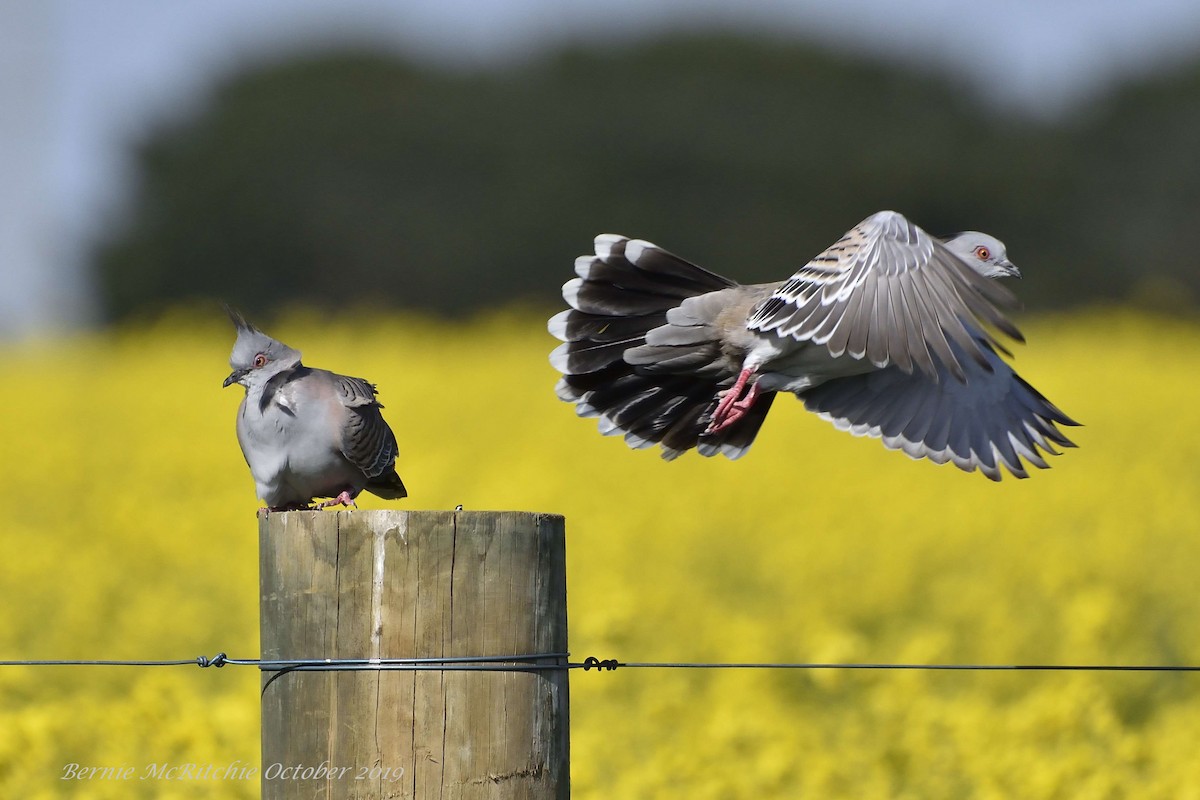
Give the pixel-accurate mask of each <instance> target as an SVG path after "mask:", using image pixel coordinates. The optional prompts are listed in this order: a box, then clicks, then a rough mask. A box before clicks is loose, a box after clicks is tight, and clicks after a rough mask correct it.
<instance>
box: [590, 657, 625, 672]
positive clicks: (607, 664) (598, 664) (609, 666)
mask: <svg viewBox="0 0 1200 800" xmlns="http://www.w3.org/2000/svg"><path fill="white" fill-rule="evenodd" d="M619 666H620V662H618V661H617V660H616V659H615V658H606V659H604V660H603V661H601V660H600V659H598V658H596V657H595V656H588V657H587V658H585V659H584V660H583V671H584V672H587V671H588V670H590V669H596V670H607V671H609V672H612V671H613V670H615V669H616V668H617V667H619Z"/></svg>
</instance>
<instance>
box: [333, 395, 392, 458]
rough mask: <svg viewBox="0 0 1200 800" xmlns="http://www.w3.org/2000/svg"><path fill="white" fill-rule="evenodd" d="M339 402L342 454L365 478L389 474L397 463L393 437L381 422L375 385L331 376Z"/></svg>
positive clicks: (379, 405)
mask: <svg viewBox="0 0 1200 800" xmlns="http://www.w3.org/2000/svg"><path fill="white" fill-rule="evenodd" d="M330 374H331V376H332V378H333V382H334V388H335V389H336V390H337V395H338V399H339V400H341V401H342V405H344V406H345V407H346V410H347V414H346V422H345V427H344V428H343V431H342V433H343V438H342V454H343V455H345V456H346V458H347V459H349V460H350V462H351V463H353V464H354V465H355V466H356V467H358V468H359V469H361V470H362V471H363V473H364V474H366V476H367V477H368V478H378V477H380V476H381V475H385V474H386V473H388V472H389V471H390V470H391V469H392V467H393V465H394V464H395V463H396V456H397V455H398V450H399V448H398V446H397V444H396V436H395V435H394V434H393V433H392V429H391V428H390V427H388V424H387V422H385V421H384V419H383V415H382V414H380V413H379V409H381V408H383V405H382V404H380V402H379V401H378V400H376V399H375V385H374V384H372V383H369V382H368V381H365V380H363V379H362V378H351V377H349V376H346V375H338V374H336V373H330Z"/></svg>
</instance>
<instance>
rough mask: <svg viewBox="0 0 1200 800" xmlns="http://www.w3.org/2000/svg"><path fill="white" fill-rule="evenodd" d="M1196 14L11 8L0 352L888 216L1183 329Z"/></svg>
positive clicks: (793, 261) (6, 20) (392, 5)
mask: <svg viewBox="0 0 1200 800" xmlns="http://www.w3.org/2000/svg"><path fill="white" fill-rule="evenodd" d="M1197 42H1200V6H1197V5H1196V4H1195V3H1191V2H1187V1H1186V0H1146V2H1141V3H1138V4H1128V3H1122V2H1117V1H1116V0H1108V1H1103V0H1102V1H1101V2H1082V0H1050V1H1049V2H1032V1H1031V0H1030V1H1029V2H1004V3H1001V2H988V3H972V4H952V3H945V2H942V0H910V1H909V2H907V3H904V4H903V6H897V5H896V4H894V3H887V2H884V1H883V0H852V1H850V2H843V3H836V4H829V3H824V2H820V0H797V1H796V2H789V3H782V2H778V1H777V0H747V2H742V3H737V4H735V5H730V4H728V3H721V2H715V1H713V0H704V1H702V2H694V1H693V0H663V1H659V2H651V1H650V0H616V1H615V2H608V3H603V4H598V3H561V2H549V0H470V2H467V1H466V0H449V1H447V2H439V3H415V2H392V1H389V0H341V1H339V2H335V1H334V0H260V1H259V2H255V3H242V2H235V1H234V0H209V1H208V2H182V3H169V4H163V3H155V2H151V1H150V0H111V2H106V3H103V4H96V3H89V2H85V0H39V1H38V2H32V1H29V2H24V1H23V0H10V1H9V2H5V3H3V4H0V109H2V110H0V140H2V141H3V143H4V147H3V148H2V149H0V170H2V174H3V180H0V282H2V286H3V291H0V335H2V336H4V337H8V338H12V337H26V336H30V335H36V334H38V333H44V332H52V331H56V330H64V329H71V328H78V327H81V326H92V325H96V324H102V323H106V322H111V321H115V320H121V319H126V318H129V317H138V316H143V315H155V314H157V313H159V312H161V310H162V309H163V308H164V306H169V305H177V304H181V303H189V302H193V301H196V300H211V299H214V298H222V299H225V300H228V301H230V302H231V303H234V304H236V305H238V306H242V307H244V308H245V310H246V311H247V313H251V314H262V313H263V312H268V311H271V310H273V309H276V308H279V307H281V306H284V307H287V306H292V305H296V304H302V305H306V306H310V307H315V308H317V309H332V308H344V307H345V306H346V305H348V304H349V305H352V306H353V305H371V306H379V307H386V308H408V309H420V310H422V311H436V312H438V313H444V314H448V315H459V316H461V315H468V314H471V313H472V312H474V311H476V310H478V309H480V308H483V307H494V306H496V305H503V304H507V303H526V304H528V303H534V304H538V305H542V306H549V305H550V304H551V303H554V302H556V300H557V297H556V292H557V288H558V286H559V285H560V284H561V283H562V281H563V279H564V276H566V275H568V273H569V269H570V263H571V259H572V258H573V257H574V256H575V255H576V254H578V253H581V252H585V251H587V250H588V248H589V244H590V240H591V238H592V236H593V235H595V234H596V233H599V232H602V231H615V232H621V233H626V234H629V235H634V236H641V237H644V238H648V239H651V240H652V241H655V242H657V243H659V244H660V245H663V246H665V247H667V248H668V249H672V250H675V251H676V252H678V253H680V254H681V255H683V256H685V257H689V258H691V259H692V260H694V261H698V262H700V263H702V264H704V265H706V266H709V267H710V268H712V269H715V270H717V271H721V272H725V273H727V274H730V275H731V276H732V277H736V278H738V279H740V280H744V281H752V280H765V279H770V278H780V277H783V276H785V275H787V274H790V272H791V270H792V269H794V268H795V267H796V266H797V265H799V264H800V263H801V262H803V261H805V260H807V258H808V257H809V256H811V255H812V254H814V253H816V252H818V251H820V250H821V249H823V248H824V247H825V246H826V245H827V244H829V243H830V242H831V241H833V240H834V239H835V238H836V237H837V236H838V235H840V234H841V233H842V232H843V231H844V230H846V229H847V228H849V227H850V226H851V225H852V224H853V223H855V222H857V221H858V220H859V219H861V218H863V217H865V216H866V215H867V214H869V213H871V212H874V211H876V210H879V209H881V208H894V209H896V210H899V211H901V212H903V213H905V214H907V215H909V216H910V217H912V218H913V219H914V220H916V221H917V222H918V223H919V224H921V225H922V226H924V227H925V228H926V229H928V230H930V231H931V232H934V233H941V234H946V233H951V232H954V231H958V230H963V229H981V230H986V231H988V232H991V233H994V234H996V235H998V236H999V237H1000V238H1002V239H1004V240H1005V241H1006V242H1007V244H1008V246H1009V251H1010V253H1011V254H1012V256H1013V258H1014V260H1015V261H1016V262H1017V263H1018V264H1019V265H1020V266H1021V267H1022V269H1023V270H1024V272H1025V274H1026V275H1027V276H1028V279H1027V281H1026V282H1025V283H1024V284H1023V285H1022V287H1021V294H1022V296H1023V299H1024V300H1025V302H1026V304H1027V305H1028V306H1029V307H1032V308H1038V307H1043V308H1045V307H1064V306H1072V305H1077V304H1086V303H1094V302H1097V301H1110V300H1118V301H1129V302H1133V303H1137V304H1141V305H1149V306H1152V307H1156V308H1159V309H1164V310H1173V311H1181V310H1194V308H1195V305H1196V298H1197V296H1198V293H1200V270H1197V269H1196V255H1195V248H1194V247H1193V246H1192V242H1193V232H1194V227H1195V225H1196V221H1197V219H1198V213H1200V159H1197V158H1196V157H1195V148H1196V142H1197V141H1200V47H1198V46H1197Z"/></svg>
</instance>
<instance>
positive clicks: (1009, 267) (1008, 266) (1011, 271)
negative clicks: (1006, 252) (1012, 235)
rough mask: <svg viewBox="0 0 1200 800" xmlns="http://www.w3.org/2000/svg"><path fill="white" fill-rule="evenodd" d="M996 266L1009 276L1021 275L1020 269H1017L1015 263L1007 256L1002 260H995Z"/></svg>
mask: <svg viewBox="0 0 1200 800" xmlns="http://www.w3.org/2000/svg"><path fill="white" fill-rule="evenodd" d="M996 266H998V267H1000V269H1002V270H1004V271H1005V272H1007V273H1008V277H1010V278H1019V277H1021V270H1019V269H1017V265H1016V264H1014V263H1012V262H1011V261H1009V260H1008V259H1007V258H1006V259H1004V260H1003V261H998V262H996Z"/></svg>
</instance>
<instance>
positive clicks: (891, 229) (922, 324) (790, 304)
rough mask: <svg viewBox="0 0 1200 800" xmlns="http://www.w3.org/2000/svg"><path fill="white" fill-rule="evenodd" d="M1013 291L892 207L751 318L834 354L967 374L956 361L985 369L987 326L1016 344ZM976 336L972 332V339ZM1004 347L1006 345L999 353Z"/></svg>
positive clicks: (990, 339)
mask: <svg viewBox="0 0 1200 800" xmlns="http://www.w3.org/2000/svg"><path fill="white" fill-rule="evenodd" d="M1016 306H1017V302H1016V298H1015V297H1014V296H1013V294H1012V293H1011V292H1009V291H1008V290H1007V289H1006V288H1004V287H1003V286H1001V285H1000V284H999V283H997V282H996V281H993V280H990V279H988V278H985V277H983V276H982V275H980V274H978V273H977V272H976V271H975V270H974V269H972V268H971V267H970V266H969V265H967V264H966V263H965V262H963V261H962V260H961V259H960V258H959V257H958V256H956V255H954V254H953V253H952V252H950V251H949V250H948V249H946V247H945V246H944V245H943V244H942V243H941V242H939V241H938V240H937V239H935V238H934V237H932V236H930V235H929V234H927V233H926V232H925V231H923V230H921V228H919V227H917V226H916V225H914V224H913V223H911V222H909V221H908V220H907V219H906V218H905V217H903V216H902V215H900V214H898V213H896V212H894V211H881V212H879V213H878V214H875V215H873V216H871V217H868V218H867V219H865V220H863V221H862V222H860V223H859V224H858V225H856V226H854V228H852V229H851V230H850V231H849V232H847V233H846V235H845V236H843V237H842V238H841V239H839V240H838V241H837V242H835V243H834V244H833V245H831V246H830V247H829V248H827V249H826V250H825V251H824V252H823V253H821V254H820V255H818V256H817V257H816V258H814V259H812V260H811V261H810V262H808V263H807V264H805V265H804V266H803V267H801V268H800V270H799V271H798V272H796V274H795V275H793V276H792V277H791V278H790V279H788V280H787V281H785V282H784V283H783V284H781V285H780V287H779V288H778V289H777V290H776V291H775V292H774V294H772V295H771V297H769V298H767V299H766V300H765V301H764V302H763V303H762V304H761V305H760V306H759V307H758V308H757V309H756V310H755V311H754V313H753V314H752V315H751V317H750V320H749V322H748V323H747V327H748V328H749V329H750V330H752V331H757V332H759V333H773V334H774V335H776V336H779V337H783V338H788V337H790V338H791V339H794V340H796V341H800V342H812V343H813V344H818V345H823V346H825V347H827V348H828V350H829V352H830V354H831V355H833V356H834V357H835V358H838V357H841V356H843V355H849V356H851V357H852V358H856V359H862V358H866V359H868V360H869V361H870V362H871V363H872V364H874V365H875V366H877V367H881V368H882V367H887V366H891V365H895V366H896V367H897V368H898V369H899V370H900V371H901V372H903V373H906V374H911V373H912V372H913V369H914V367H915V368H917V369H919V370H920V371H921V372H922V373H924V374H925V375H926V376H928V378H929V379H932V380H938V379H939V378H940V377H941V376H942V375H944V374H945V373H946V372H948V373H949V374H950V375H953V376H954V377H955V378H956V379H958V380H959V381H960V382H961V381H965V380H966V372H965V371H964V361H966V360H970V361H973V362H974V363H975V364H976V365H978V366H979V367H980V368H982V369H984V370H989V371H990V370H991V369H992V367H993V366H994V363H993V361H992V360H991V359H990V358H989V357H988V352H989V346H991V347H997V348H999V349H1001V350H1002V351H1003V350H1004V348H1003V347H1002V346H1001V345H1000V343H999V341H998V340H997V339H996V338H995V337H994V336H993V335H992V334H991V333H989V332H987V331H989V330H990V329H995V330H998V331H1000V332H1002V333H1004V334H1005V335H1007V336H1009V337H1011V338H1013V339H1015V340H1017V341H1024V338H1023V337H1022V336H1021V332H1020V331H1019V330H1018V329H1017V327H1016V326H1015V325H1014V324H1013V323H1012V322H1011V321H1009V320H1008V318H1007V317H1005V316H1004V313H1003V311H1002V309H1012V308H1015V307H1016ZM977 336H978V338H977ZM1005 352H1006V351H1005Z"/></svg>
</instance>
